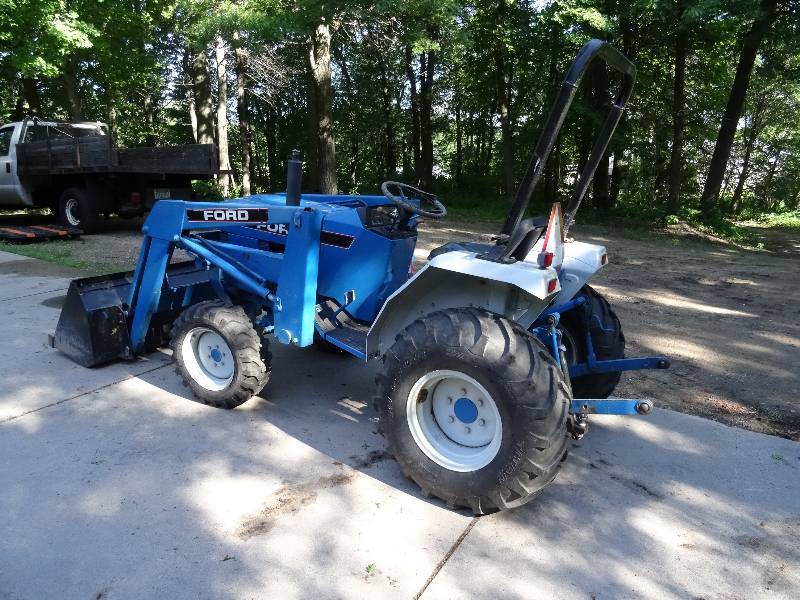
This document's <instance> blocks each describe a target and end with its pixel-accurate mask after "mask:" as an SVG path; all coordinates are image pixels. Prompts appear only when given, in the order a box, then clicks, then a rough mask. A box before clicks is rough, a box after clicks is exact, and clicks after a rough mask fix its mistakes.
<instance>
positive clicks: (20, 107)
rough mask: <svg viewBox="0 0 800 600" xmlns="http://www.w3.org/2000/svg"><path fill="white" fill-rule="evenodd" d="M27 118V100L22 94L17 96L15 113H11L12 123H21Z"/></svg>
mask: <svg viewBox="0 0 800 600" xmlns="http://www.w3.org/2000/svg"><path fill="white" fill-rule="evenodd" d="M23 117H25V98H23V97H22V94H21V93H19V94H17V99H16V100H15V101H14V111H13V112H12V113H11V120H12V121H21V120H22V119H23Z"/></svg>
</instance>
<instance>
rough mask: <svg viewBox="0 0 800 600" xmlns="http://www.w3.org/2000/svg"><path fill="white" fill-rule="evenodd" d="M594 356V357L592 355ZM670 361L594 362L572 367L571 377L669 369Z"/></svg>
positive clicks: (648, 358)
mask: <svg viewBox="0 0 800 600" xmlns="http://www.w3.org/2000/svg"><path fill="white" fill-rule="evenodd" d="M592 356H594V355H592ZM668 368H669V360H668V359H666V358H664V357H663V356H641V357H638V358H619V359H616V360H594V361H593V362H592V363H591V364H589V363H588V362H586V363H579V364H575V365H570V367H569V376H570V377H580V376H581V375H588V374H589V373H616V372H618V371H641V370H642V369H668Z"/></svg>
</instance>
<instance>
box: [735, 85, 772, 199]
mask: <svg viewBox="0 0 800 600" xmlns="http://www.w3.org/2000/svg"><path fill="white" fill-rule="evenodd" d="M764 100H765V99H764V97H763V96H762V97H760V98H759V99H758V102H757V104H756V106H755V110H754V114H753V120H752V122H751V123H750V132H749V135H748V136H747V140H746V141H745V146H744V158H743V159H742V170H741V172H740V173H739V180H738V181H737V182H736V189H735V190H734V192H733V199H732V200H731V212H732V213H733V214H738V213H739V211H741V210H742V207H741V202H742V192H743V191H744V184H745V183H746V182H747V177H748V175H750V157H751V155H752V153H753V147H754V146H755V143H756V140H757V139H758V134H759V133H761V111H762V110H763V109H764V103H765V102H764Z"/></svg>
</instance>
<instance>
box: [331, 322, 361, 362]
mask: <svg viewBox="0 0 800 600" xmlns="http://www.w3.org/2000/svg"><path fill="white" fill-rule="evenodd" d="M368 332H369V327H367V326H366V325H357V326H356V327H348V326H346V325H345V326H342V327H339V328H338V329H334V330H333V331H328V332H327V333H326V334H325V339H326V340H327V341H328V342H330V343H331V344H333V345H334V346H337V347H339V348H341V349H342V350H346V351H347V352H349V353H350V354H354V355H355V356H358V357H360V358H363V357H364V356H365V355H366V352H367V333H368Z"/></svg>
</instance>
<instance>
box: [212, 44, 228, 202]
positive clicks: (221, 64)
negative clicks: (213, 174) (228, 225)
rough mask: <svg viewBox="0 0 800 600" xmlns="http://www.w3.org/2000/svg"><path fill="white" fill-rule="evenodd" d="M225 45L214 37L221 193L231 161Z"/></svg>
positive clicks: (223, 190)
mask: <svg viewBox="0 0 800 600" xmlns="http://www.w3.org/2000/svg"><path fill="white" fill-rule="evenodd" d="M225 50H226V46H225V41H224V40H223V39H222V36H221V35H219V34H217V35H216V36H215V38H214V56H215V58H216V64H217V154H218V157H219V170H220V174H219V179H218V181H219V185H220V187H221V188H222V194H223V195H224V196H227V195H228V193H229V192H230V183H231V180H230V175H229V174H228V173H227V171H230V168H231V161H230V157H229V155H228V69H227V66H226V64H225V60H226V52H225Z"/></svg>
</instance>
